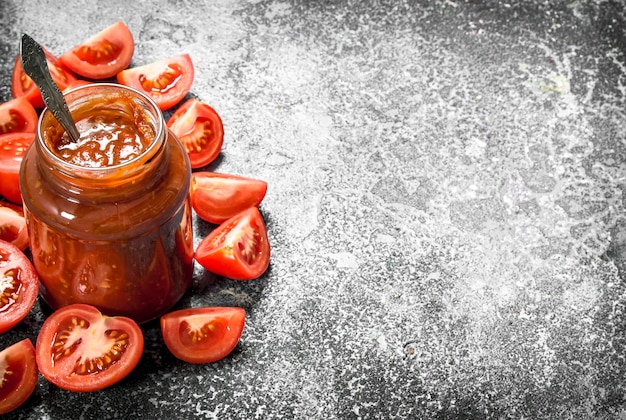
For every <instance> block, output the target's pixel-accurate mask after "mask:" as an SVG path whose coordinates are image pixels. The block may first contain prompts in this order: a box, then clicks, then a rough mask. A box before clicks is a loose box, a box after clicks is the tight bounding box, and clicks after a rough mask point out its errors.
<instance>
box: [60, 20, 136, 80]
mask: <svg viewBox="0 0 626 420" xmlns="http://www.w3.org/2000/svg"><path fill="white" fill-rule="evenodd" d="M134 51H135V40H134V39H133V34H132V33H131V32H130V29H128V26H126V25H125V24H124V23H123V22H116V23H114V24H113V25H111V26H109V27H107V28H105V29H103V30H102V31H100V32H99V33H97V34H95V35H94V36H92V37H91V38H89V39H87V40H85V41H84V42H83V43H81V44H79V45H77V46H75V47H74V48H72V49H70V50H69V51H67V52H66V53H64V54H63V55H61V56H60V57H59V60H60V61H61V62H62V63H63V64H65V66H66V67H67V68H69V69H70V70H72V71H73V72H74V73H76V74H79V75H81V76H83V77H87V78H89V79H106V78H108V77H113V76H115V75H116V74H117V73H119V72H120V71H122V70H124V69H125V68H126V67H128V66H129V65H130V62H131V60H132V58H133V52H134Z"/></svg>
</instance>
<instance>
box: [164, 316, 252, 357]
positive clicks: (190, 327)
mask: <svg viewBox="0 0 626 420" xmlns="http://www.w3.org/2000/svg"><path fill="white" fill-rule="evenodd" d="M245 321H246V311H245V310H244V309H243V308H235V307H206V308H190V309H180V310H178V311H174V312H170V313H168V314H165V315H163V316H162V317H161V334H162V335H163V341H165V345H166V346H167V348H168V349H169V350H170V352H171V353H172V354H173V355H174V356H175V357H177V358H178V359H180V360H183V361H185V362H189V363H211V362H216V361H218V360H220V359H223V358H224V357H226V356H228V355H229V354H230V353H231V352H232V351H233V350H234V349H235V347H236V346H237V343H238V342H239V339H240V338H241V334H242V333H243V327H244V324H245Z"/></svg>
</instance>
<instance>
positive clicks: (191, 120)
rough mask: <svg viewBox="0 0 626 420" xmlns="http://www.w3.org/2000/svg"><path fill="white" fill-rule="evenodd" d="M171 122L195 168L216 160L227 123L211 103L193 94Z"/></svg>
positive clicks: (170, 124)
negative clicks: (223, 122) (202, 100)
mask: <svg viewBox="0 0 626 420" xmlns="http://www.w3.org/2000/svg"><path fill="white" fill-rule="evenodd" d="M167 126H168V127H169V129H170V130H172V132H173V133H174V134H176V137H178V139H179V140H180V141H181V142H182V143H183V145H184V146H185V149H187V153H188V154H189V161H190V163H191V167H192V168H193V169H196V168H201V167H203V166H205V165H208V164H209V163H211V162H213V161H214V160H215V158H216V157H217V156H218V155H219V154H220V150H222V144H223V143H224V125H223V124H222V119H221V118H220V116H219V115H218V114H217V112H216V111H215V110H214V109H213V108H211V107H210V106H209V105H207V104H205V103H203V102H200V101H199V100H197V99H195V98H192V99H189V100H188V101H187V102H185V103H184V104H182V105H181V107H180V108H178V109H177V110H176V112H174V114H172V116H171V117H170V119H169V120H168V121H167Z"/></svg>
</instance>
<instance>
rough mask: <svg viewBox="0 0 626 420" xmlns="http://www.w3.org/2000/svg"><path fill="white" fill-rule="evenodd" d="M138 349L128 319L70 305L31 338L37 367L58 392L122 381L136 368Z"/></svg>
mask: <svg viewBox="0 0 626 420" xmlns="http://www.w3.org/2000/svg"><path fill="white" fill-rule="evenodd" d="M143 345H144V340H143V334H142V332H141V329H140V328H139V326H138V325H137V323H136V322H135V321H133V320H132V319H130V318H126V317H121V316H120V317H109V316H106V315H102V314H101V313H100V311H98V310H97V309H96V308H94V307H93V306H91V305H85V304H82V303H76V304H72V305H68V306H64V307H62V308H61V309H58V310H57V311H55V312H54V313H53V314H52V315H50V316H49V317H48V318H47V319H46V320H45V321H44V323H43V325H42V327H41V331H40V332H39V336H38V337H37V345H36V357H37V366H38V367H39V371H40V372H41V374H42V375H43V376H44V378H46V379H47V380H48V381H50V382H52V383H53V384H55V385H56V386H58V387H59V388H62V389H66V390H68V391H74V392H91V391H97V390H100V389H103V388H107V387H109V386H111V385H113V384H115V383H117V382H119V381H120V380H122V379H123V378H125V377H126V376H127V375H128V374H129V373H130V372H131V371H132V370H133V369H134V368H135V366H137V363H139V359H141V355H142V353H143Z"/></svg>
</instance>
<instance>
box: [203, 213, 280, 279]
mask: <svg viewBox="0 0 626 420" xmlns="http://www.w3.org/2000/svg"><path fill="white" fill-rule="evenodd" d="M195 259H196V261H198V263H199V264H200V265H201V266H203V267H204V268H205V269H207V270H208V271H210V272H212V273H215V274H218V275H220V276H224V277H228V278H230V279H234V280H252V279H256V278H257V277H260V276H261V274H263V273H264V272H265V270H267V267H268V266H269V263H270V244H269V241H268V240H267V231H266V228H265V222H264V221H263V217H262V216H261V213H260V212H259V209H258V208H256V207H250V208H248V209H246V210H244V211H242V212H241V213H238V214H237V215H235V216H233V217H231V218H230V219H228V220H227V221H225V222H223V223H222V224H221V225H219V226H218V227H217V228H215V230H213V231H212V232H211V233H209V235H208V236H206V237H205V238H204V239H203V240H202V241H201V242H200V244H199V245H198V248H197V249H196V253H195Z"/></svg>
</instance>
